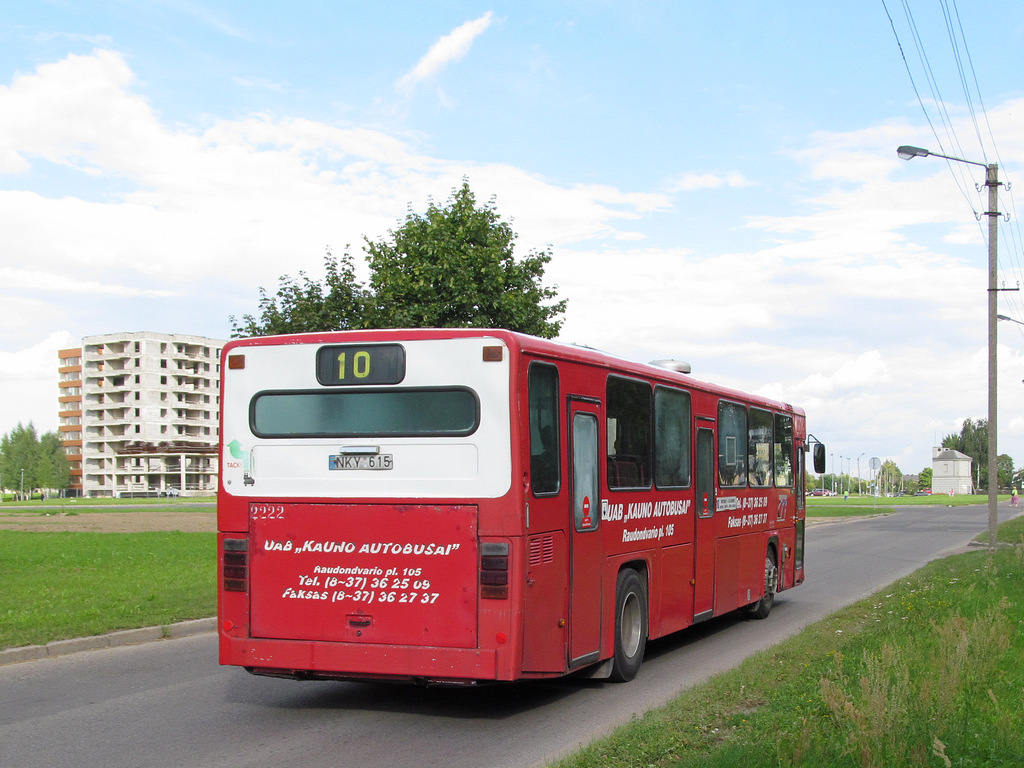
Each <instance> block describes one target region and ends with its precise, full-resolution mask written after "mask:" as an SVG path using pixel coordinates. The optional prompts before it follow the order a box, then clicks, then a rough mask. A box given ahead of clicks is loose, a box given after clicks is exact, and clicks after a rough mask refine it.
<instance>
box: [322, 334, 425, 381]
mask: <svg viewBox="0 0 1024 768" xmlns="http://www.w3.org/2000/svg"><path fill="white" fill-rule="evenodd" d="M316 378H317V381H319V382H320V383H321V384H323V385H325V386H338V385H340V384H344V385H346V386H352V385H358V384H398V383H399V382H400V381H402V379H404V378H405V348H404V347H402V345H401V344H334V345H330V346H325V347H320V349H318V350H317V353H316Z"/></svg>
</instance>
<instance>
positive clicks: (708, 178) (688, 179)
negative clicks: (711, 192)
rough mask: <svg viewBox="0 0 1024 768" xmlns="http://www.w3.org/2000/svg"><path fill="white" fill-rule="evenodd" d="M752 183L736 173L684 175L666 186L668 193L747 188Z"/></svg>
mask: <svg viewBox="0 0 1024 768" xmlns="http://www.w3.org/2000/svg"><path fill="white" fill-rule="evenodd" d="M752 185H753V182H751V181H750V180H748V179H746V178H745V177H744V176H743V174H742V173H739V172H738V171H730V172H729V173H725V174H718V173H684V174H683V175H682V176H680V177H679V178H677V179H675V180H672V181H670V182H669V184H668V190H669V191H670V192H695V191H699V190H702V189H720V188H722V187H749V186H752Z"/></svg>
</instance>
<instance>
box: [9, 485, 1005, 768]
mask: <svg viewBox="0 0 1024 768" xmlns="http://www.w3.org/2000/svg"><path fill="white" fill-rule="evenodd" d="M986 515H987V509H986V508H985V507H984V506H980V507H958V508H955V509H950V508H946V507H916V508H908V509H906V510H903V511H900V512H897V513H896V514H894V515H890V516H887V517H883V518H874V519H864V520H857V521H853V522H843V523H834V524H828V525H816V526H812V527H811V528H809V530H808V541H807V568H808V577H807V578H808V581H807V583H806V584H804V585H803V586H801V587H799V588H798V589H794V590H791V591H787V592H784V593H782V594H781V595H779V599H778V601H777V603H776V606H775V610H774V611H773V612H772V615H771V617H770V618H768V619H767V620H766V621H748V620H744V619H740V618H736V617H723V618H720V619H716V620H714V621H711V622H708V623H706V624H702V625H699V626H698V627H695V628H693V629H691V630H687V631H684V632H681V633H678V634H676V635H674V636H672V637H671V638H668V639H663V640H660V641H658V642H655V643H652V644H650V645H649V646H648V651H647V657H646V660H645V663H644V666H643V668H642V669H641V671H640V675H639V677H637V679H636V680H634V681H633V682H632V683H628V684H625V685H617V684H612V683H605V682H586V681H576V680H560V681H553V682H546V683H529V684H517V685H511V686H494V687H486V688H473V689H429V690H424V689H418V688H410V687H401V686H385V685H369V684H356V683H312V682H305V683H299V682H294V681H288V680H273V679H265V678H255V677H250V676H249V675H247V674H246V673H245V672H244V671H242V670H239V669H234V668H222V667H219V666H218V665H217V660H216V639H215V637H214V635H212V634H206V635H199V636H196V637H188V638H183V639H178V640H172V641H165V642H155V643H150V644H145V645H139V646H131V647H123V648H113V649H107V650H100V651H90V652H85V653H79V654H74V655H70V656H64V657H57V658H52V659H45V660H41V661H35V662H25V663H21V664H12V665H9V666H6V667H0V768H35V767H37V766H38V767H40V768H119V767H121V766H123V767H124V768H142V767H143V766H145V767H147V768H148V767H150V766H177V767H180V768H190V767H195V768H207V767H210V768H212V767H213V766H217V768H241V767H242V766H246V767H251V768H290V767H292V766H294V767H298V766H303V767H307V766H308V767H310V768H312V767H314V766H315V767H316V768H332V767H333V768H348V767H349V766H352V767H353V768H356V767H358V768H404V767H405V766H416V768H428V767H429V766H444V767H445V768H487V766H496V767H497V766H500V767H501V768H520V767H522V768H530V767H532V766H538V765H544V764H545V763H546V762H547V761H549V760H552V759H554V758H556V757H558V756H560V755H563V754H566V753H567V752H569V751H571V750H573V749H574V748H575V747H576V746H578V745H579V744H582V743H586V742H588V741H590V740H591V739H592V738H594V737H595V736H598V735H601V734H603V733H606V732H608V731H609V730H611V729H612V728H614V727H615V726H616V725H618V724H620V723H622V722H625V721H628V720H629V718H630V717H631V716H632V715H633V714H634V713H637V714H639V713H642V712H644V711H646V710H648V709H650V708H652V707H655V706H657V705H659V704H662V703H664V702H665V701H667V700H668V699H670V698H671V697H672V696H673V695H674V694H675V693H676V692H678V691H679V690H681V689H683V688H686V687H688V686H691V685H693V684H695V683H697V682H700V681H701V680H704V679H706V678H707V677H709V676H710V675H712V674H714V673H715V672H718V671H721V670H724V669H728V668H731V667H732V666H734V665H736V664H737V663H738V662H740V661H741V660H742V659H744V658H745V657H746V656H748V655H750V654H752V653H754V652H755V651H757V650H760V649H762V648H766V647H769V646H771V645H773V644H775V643H777V642H779V641H781V640H784V639H785V638H786V637H788V636H790V635H792V634H793V633H795V632H797V631H798V630H799V629H800V628H802V627H803V626H806V625H807V624H809V623H811V622H813V621H815V620H817V619H819V618H822V617H823V616H826V615H828V614H829V613H831V612H832V611H834V610H835V609H837V608H839V607H841V606H843V605H846V604H848V603H851V602H853V601H855V600H857V599H858V598H860V597H863V596H866V595H868V594H870V593H871V592H873V591H875V590H876V589H878V588H880V587H883V586H885V585H887V584H889V583H891V582H893V581H895V580H897V579H899V578H900V577H902V576H905V575H907V574H909V573H911V572H913V571H914V570H916V569H917V568H918V567H919V566H920V565H922V564H923V563H925V562H927V561H929V560H931V559H934V558H935V557H937V556H939V555H941V554H944V553H947V552H949V551H952V550H955V549H957V548H959V547H962V546H964V545H966V544H967V543H968V541H969V540H970V539H971V538H973V537H974V536H975V535H977V534H978V533H981V532H983V531H984V530H986V525H987V523H986V520H987V517H986ZM1009 516H1010V515H1009V507H1008V505H1004V508H1003V509H1001V510H1000V519H1004V517H1009Z"/></svg>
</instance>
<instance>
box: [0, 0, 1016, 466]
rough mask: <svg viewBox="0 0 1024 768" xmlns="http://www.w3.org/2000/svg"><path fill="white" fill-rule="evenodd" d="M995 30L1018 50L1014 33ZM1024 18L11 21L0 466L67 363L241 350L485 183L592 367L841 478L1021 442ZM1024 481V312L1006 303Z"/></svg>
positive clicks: (221, 9) (460, 16) (276, 10)
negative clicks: (348, 257)
mask: <svg viewBox="0 0 1024 768" xmlns="http://www.w3.org/2000/svg"><path fill="white" fill-rule="evenodd" d="M993 19H995V20H997V22H995V23H994V22H993ZM1022 38H1024V5H1020V6H1018V5H1017V4H1014V3H1005V2H995V1H994V0H975V1H973V2H967V0H960V5H959V6H958V5H956V3H955V2H954V0H941V1H940V2H935V1H934V0H928V1H927V2H926V1H925V0H901V2H897V1H896V0H878V2H873V3H821V2H813V3H812V2H810V1H809V0H806V1H805V0H789V1H788V2H785V3H766V2H763V0H723V1H722V2H720V3H698V2H694V1H692V0H677V1H674V2H669V1H665V2H656V1H653V0H652V1H647V0H635V2H631V3H628V4H627V3H613V2H606V1H603V0H591V1H590V2H582V1H575V2H574V1H571V0H544V2H537V1H536V0H517V1H516V2H472V1H469V0H466V1H465V2H461V1H458V0H451V1H448V2H445V1H437V2H431V3H422V2H409V1H407V0H396V1H395V2H389V3H366V2H359V3H356V2H348V1H347V0H333V1H331V2H326V1H324V2H303V1H302V0H298V1H297V2H293V3H288V4H285V3H257V4H253V3H249V2H246V3H242V2H228V1H226V0H216V1H212V2H206V1H204V0H182V1H180V2H179V1H177V0H102V1H97V2H78V1H77V0H38V2H33V3H17V4H12V5H11V7H9V8H6V9H5V13H4V14H3V17H2V18H0V233H2V234H0V433H6V432H8V431H10V430H11V429H12V428H13V427H15V426H16V425H17V424H18V423H28V422H32V423H33V424H34V425H35V426H36V428H37V429H38V430H39V431H40V432H44V431H49V430H55V429H56V427H57V423H58V417H57V375H56V369H57V350H58V349H62V348H67V347H74V346H78V345H79V344H80V340H81V338H82V337H83V336H86V335H92V334H103V333H115V332H124V331H155V332H162V333H188V334H199V335H204V336H210V337H213V338H221V339H226V338H228V337H229V336H230V333H231V322H230V319H229V318H230V317H232V316H234V317H236V318H239V317H241V315H243V314H245V313H254V312H256V311H257V309H258V300H259V289H260V287H263V288H266V289H267V290H268V291H269V292H270V293H274V292H275V291H276V289H277V287H278V284H279V283H278V281H279V278H280V277H281V276H282V275H291V276H293V277H294V276H297V275H298V274H299V273H300V272H304V273H305V274H307V275H309V276H310V277H312V278H315V279H319V278H321V277H322V276H323V257H324V254H325V252H326V251H327V250H328V249H330V250H331V251H332V252H334V253H336V254H337V253H341V252H343V251H346V250H347V251H349V252H350V253H352V254H353V255H354V256H355V257H356V259H357V262H359V264H360V275H361V276H362V277H363V278H365V277H366V275H367V272H366V270H365V265H364V264H363V262H362V259H363V255H364V251H363V245H364V243H365V238H368V239H370V240H373V241H377V240H381V239H383V238H386V237H388V235H389V232H390V231H392V230H394V229H396V228H397V227H399V226H400V225H401V223H402V221H403V220H404V218H405V216H406V214H407V212H409V211H414V212H423V211H425V210H426V208H427V206H428V205H429V204H430V203H431V201H433V202H435V203H438V204H443V203H444V202H445V201H446V200H447V199H448V198H449V196H450V195H451V192H452V190H453V189H455V188H456V187H458V186H459V185H460V184H461V183H462V180H463V179H466V180H467V181H468V182H469V184H470V187H471V189H472V190H473V192H474V193H475V195H476V197H477V200H478V201H479V202H481V203H484V202H487V201H489V200H491V199H492V198H493V199H494V202H495V205H496V208H497V211H498V212H499V214H500V215H501V216H502V218H503V219H504V220H506V221H508V222H510V223H511V225H512V227H513V229H514V230H515V231H516V233H517V234H518V240H517V246H516V248H517V253H519V254H520V255H522V256H525V255H527V254H529V253H531V252H535V251H539V250H546V251H549V252H550V254H551V261H550V263H549V264H548V266H547V271H546V273H545V275H544V283H545V284H547V285H552V286H555V287H556V289H557V291H558V295H559V297H560V298H565V299H568V309H567V312H566V314H565V316H564V325H563V327H562V332H561V335H560V338H561V339H562V340H563V341H566V342H570V343H580V344H585V345H587V346H591V347H596V348H599V349H603V350H605V351H607V352H611V353H614V354H617V355H620V356H622V357H626V358H629V359H634V360H642V361H646V360H653V359H661V358H667V357H671V358H676V359H682V360H687V361H689V362H690V363H691V365H692V366H693V371H694V376H695V377H697V378H700V379H703V380H707V381H713V382H717V383H721V384H725V385H727V386H731V387H736V388H740V389H743V390H747V391H751V392H755V393H759V394H763V395H767V396H770V397H774V398H777V399H780V400H784V401H786V402H789V403H792V404H794V405H797V406H800V407H802V408H803V409H804V410H806V412H807V414H808V428H809V430H810V431H811V432H812V433H813V434H814V435H815V436H816V437H817V438H818V439H820V440H821V441H822V442H824V443H825V444H826V446H827V454H828V455H829V457H830V464H829V471H833V470H835V471H840V470H842V471H844V472H847V471H848V472H852V473H853V474H855V475H856V474H857V472H858V467H859V471H860V474H861V475H862V476H864V477H868V475H869V470H868V466H869V461H870V459H871V458H873V457H878V458H880V459H881V460H883V461H885V460H892V461H894V462H896V464H897V465H898V466H899V467H900V469H902V470H903V471H904V472H906V473H913V474H916V473H917V472H919V471H920V470H921V469H924V468H925V467H928V466H930V465H931V451H932V447H933V446H935V445H938V444H940V443H941V440H942V438H943V437H944V436H946V435H947V434H950V433H956V432H959V431H960V427H961V424H962V422H963V420H964V419H967V418H972V419H977V418H986V417H987V413H988V411H987V407H988V406H987V402H988V401H987V354H988V346H987V345H988V336H987V295H988V290H987V288H988V266H987V265H988V247H987V217H985V216H984V212H985V211H987V210H988V207H987V191H986V190H985V189H984V188H983V187H982V188H981V189H980V191H979V189H978V188H977V185H981V184H983V182H984V178H985V169H984V168H981V167H977V166H971V165H963V164H958V163H949V162H946V161H944V160H942V159H940V158H935V157H927V158H915V159H913V160H912V161H910V162H904V161H903V160H900V159H899V158H897V156H896V147H897V146H898V145H902V144H911V145H916V146H920V147H926V148H929V149H930V150H932V151H933V152H938V153H940V154H948V155H952V156H954V157H960V158H964V159H967V160H971V161H975V162H981V163H998V164H999V174H1000V181H1004V182H1009V185H1007V186H1004V187H1001V188H1000V201H999V205H1000V213H1002V214H1004V215H1003V216H1001V217H1000V224H999V235H998V238H997V243H998V246H999V277H998V280H999V285H1000V287H1002V288H1008V289H1015V288H1017V287H1019V285H1020V282H1021V272H1022V269H1021V263H1022V255H1021V248H1022V245H1021V242H1022V241H1021V234H1020V228H1019V224H1018V220H1017V217H1016V213H1017V211H1016V208H1015V204H1014V199H1013V196H1014V187H1013V182H1014V181H1015V177H1016V176H1017V175H1018V174H1019V173H1020V171H1021V167H1022V162H1024V75H1021V74H1020V73H1021V72H1022V71H1024V68H1022V67H1021V56H1022V54H1021V51H1024V39H1022ZM999 312H1000V313H1001V314H1004V315H1006V316H1007V317H1010V318H1012V320H1011V321H1006V322H1000V324H999V345H998V359H999V378H998V382H999V422H998V425H999V452H1000V453H1007V454H1009V455H1010V456H1011V457H1012V458H1013V460H1014V463H1015V466H1018V467H1019V466H1021V465H1022V464H1024V354H1022V351H1024V325H1021V324H1018V323H1016V322H1014V320H1016V321H1024V299H1022V298H1021V296H1020V294H1019V292H1017V291H1015V290H1005V291H1000V292H999Z"/></svg>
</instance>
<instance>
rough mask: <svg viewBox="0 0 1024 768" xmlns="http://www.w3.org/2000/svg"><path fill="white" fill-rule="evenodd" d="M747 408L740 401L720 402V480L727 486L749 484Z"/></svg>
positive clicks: (735, 486) (740, 486)
mask: <svg viewBox="0 0 1024 768" xmlns="http://www.w3.org/2000/svg"><path fill="white" fill-rule="evenodd" d="M746 444H747V409H746V408H745V407H744V406H742V405H739V404H738V403H727V402H724V401H723V402H721V403H719V404H718V482H719V484H720V485H722V487H725V488H742V487H744V486H745V485H746V484H747V452H746V451H745V450H744V446H745V445H746Z"/></svg>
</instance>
